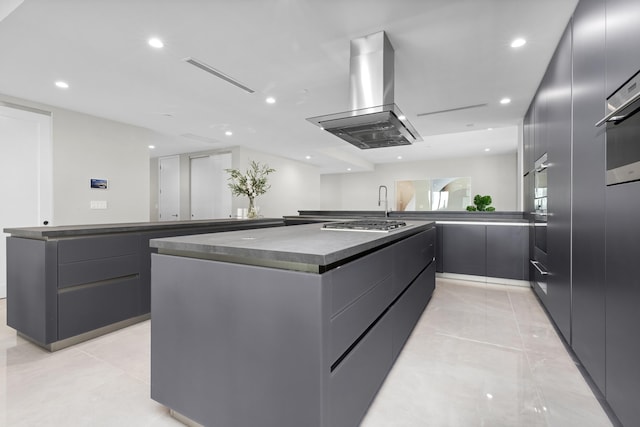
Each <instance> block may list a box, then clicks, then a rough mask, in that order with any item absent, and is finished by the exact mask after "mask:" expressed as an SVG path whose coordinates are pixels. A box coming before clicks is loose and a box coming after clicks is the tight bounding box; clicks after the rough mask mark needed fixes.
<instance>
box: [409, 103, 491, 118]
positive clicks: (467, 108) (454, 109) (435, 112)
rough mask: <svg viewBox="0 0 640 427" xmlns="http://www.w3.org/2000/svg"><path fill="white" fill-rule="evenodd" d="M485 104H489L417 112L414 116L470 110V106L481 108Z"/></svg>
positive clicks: (471, 106) (484, 105)
mask: <svg viewBox="0 0 640 427" xmlns="http://www.w3.org/2000/svg"><path fill="white" fill-rule="evenodd" d="M487 105H489V104H475V105H467V106H465V107H457V108H449V109H448V110H438V111H430V112H428V113H418V114H416V116H418V117H424V116H431V115H433V114H442V113H452V112H454V111H461V110H470V109H472V108H482V107H486V106H487Z"/></svg>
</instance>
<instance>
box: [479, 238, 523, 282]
mask: <svg viewBox="0 0 640 427" xmlns="http://www.w3.org/2000/svg"><path fill="white" fill-rule="evenodd" d="M486 232H487V276H489V277H501V278H505V279H515V280H526V278H527V277H528V271H529V251H528V247H527V246H528V245H527V244H526V242H528V237H529V229H528V227H517V226H513V227H509V226H503V225H487V231H486Z"/></svg>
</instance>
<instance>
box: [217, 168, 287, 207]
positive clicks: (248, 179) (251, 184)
mask: <svg viewBox="0 0 640 427" xmlns="http://www.w3.org/2000/svg"><path fill="white" fill-rule="evenodd" d="M275 171H276V170H275V169H272V168H270V167H269V165H267V164H260V162H256V161H253V160H252V161H251V163H250V164H249V169H247V171H246V172H245V173H242V172H241V171H240V170H238V169H225V172H227V173H228V174H229V178H227V180H229V181H231V182H230V183H229V188H231V192H232V193H233V195H234V196H247V197H248V198H249V211H248V214H247V216H248V217H249V218H255V217H257V216H258V212H257V211H256V207H255V198H256V197H258V196H260V195H262V194H264V193H266V192H267V190H268V189H269V188H271V185H269V184H268V183H267V176H268V175H269V174H270V173H273V172H275Z"/></svg>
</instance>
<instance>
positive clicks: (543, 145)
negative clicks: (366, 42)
mask: <svg viewBox="0 0 640 427" xmlns="http://www.w3.org/2000/svg"><path fill="white" fill-rule="evenodd" d="M638 22H640V1H638V0H580V2H579V3H578V5H577V8H576V10H575V13H574V15H573V18H572V22H570V23H569V26H568V28H567V30H566V31H565V33H564V34H563V36H562V38H561V40H560V42H559V44H558V47H557V49H556V52H555V54H554V56H553V59H552V60H551V62H550V64H549V67H548V69H547V71H546V73H545V76H544V78H543V80H542V82H541V84H540V87H539V88H538V91H537V93H536V95H535V96H534V98H533V100H532V102H531V106H530V108H529V110H528V112H527V115H526V116H525V118H524V130H523V132H524V135H523V137H524V156H523V160H524V162H525V168H524V169H525V171H528V170H530V169H531V167H532V165H531V162H532V159H535V158H537V157H538V156H539V155H541V154H542V153H544V152H547V154H548V163H549V167H548V169H547V171H548V213H549V217H548V228H547V255H548V260H547V261H548V268H549V271H550V275H549V278H548V281H547V285H548V289H547V294H546V295H542V296H541V301H542V302H543V304H544V305H545V307H546V308H547V311H548V312H549V314H550V316H551V318H552V320H553V321H554V323H555V324H556V326H557V327H558V329H559V330H560V331H561V333H562V335H563V337H564V339H565V340H566V342H567V343H569V344H570V346H571V348H572V350H573V352H574V353H575V355H576V356H577V358H578V359H579V360H580V362H581V365H582V366H583V367H584V368H585V370H586V371H587V373H588V375H589V377H590V379H591V380H592V381H593V384H594V385H595V387H597V389H598V390H599V391H600V392H601V393H602V395H603V396H604V397H605V400H606V402H607V404H608V406H609V407H610V408H611V410H612V413H613V414H614V416H615V417H617V418H618V420H619V421H620V423H621V424H622V425H623V426H626V427H630V426H638V425H640V405H638V399H639V398H640V370H639V369H638V362H637V361H638V359H639V357H640V334H639V333H638V331H637V329H638V325H640V263H639V262H638V255H639V254H640V225H639V224H640V223H639V222H638V212H640V182H630V183H624V184H618V185H614V186H609V187H607V186H606V179H605V178H606V130H605V128H604V127H600V128H596V127H595V123H596V122H598V121H599V120H600V119H601V118H602V117H604V116H605V114H606V112H605V100H606V98H607V96H609V95H611V94H612V93H613V92H614V91H615V90H617V89H618V88H619V87H620V86H622V85H623V84H624V83H625V82H626V81H627V80H628V79H629V78H630V77H631V76H632V75H634V74H635V73H636V72H637V71H638V70H640V55H638V54H637V53H638V52H640V25H638ZM529 175H531V174H529ZM527 176H528V175H527V174H525V179H524V184H525V194H526V193H527V191H528V190H527V188H528V185H530V184H528V182H527ZM525 206H527V204H526V203H525Z"/></svg>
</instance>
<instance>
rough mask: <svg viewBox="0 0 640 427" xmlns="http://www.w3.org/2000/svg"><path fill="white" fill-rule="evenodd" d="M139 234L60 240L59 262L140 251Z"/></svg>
mask: <svg viewBox="0 0 640 427" xmlns="http://www.w3.org/2000/svg"><path fill="white" fill-rule="evenodd" d="M139 238H140V236H139V235H138V234H123V235H118V236H101V237H84V238H77V239H69V240H60V241H59V242H58V262H59V263H60V264H65V263H68V262H78V261H87V260H92V259H100V258H111V257H118V256H123V255H131V254H137V253H138V247H139Z"/></svg>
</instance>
